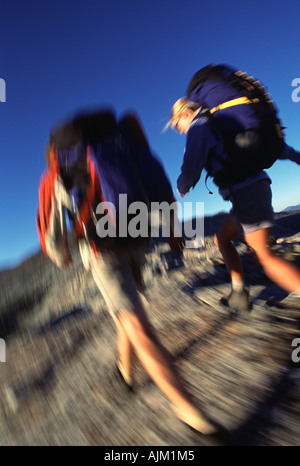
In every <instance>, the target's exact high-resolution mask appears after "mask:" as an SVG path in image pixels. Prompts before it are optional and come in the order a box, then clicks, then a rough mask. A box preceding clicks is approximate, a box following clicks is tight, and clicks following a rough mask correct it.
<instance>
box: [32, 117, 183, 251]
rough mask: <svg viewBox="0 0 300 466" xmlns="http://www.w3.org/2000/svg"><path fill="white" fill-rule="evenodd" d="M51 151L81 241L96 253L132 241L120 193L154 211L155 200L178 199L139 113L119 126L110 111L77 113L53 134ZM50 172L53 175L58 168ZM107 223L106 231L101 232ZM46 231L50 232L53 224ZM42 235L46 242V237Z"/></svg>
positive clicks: (169, 200)
mask: <svg viewBox="0 0 300 466" xmlns="http://www.w3.org/2000/svg"><path fill="white" fill-rule="evenodd" d="M50 147H51V157H50V160H51V164H54V166H55V167H56V170H55V174H56V177H57V178H58V179H59V180H60V181H61V184H62V185H63V186H64V187H65V190H66V192H67V193H68V194H69V196H70V202H69V205H68V206H66V209H67V211H68V214H69V217H70V219H71V220H72V224H73V229H74V232H75V236H76V239H77V241H78V242H80V241H81V240H82V239H83V238H85V239H87V240H88V242H89V243H90V246H91V247H92V249H93V250H94V251H95V253H96V252H97V251H98V250H100V249H101V248H107V247H108V248H111V247H113V246H115V242H116V241H118V242H120V240H128V237H127V236H128V235H127V230H126V236H124V229H123V232H120V228H119V227H120V225H119V223H118V221H119V218H120V209H121V210H122V209H123V208H124V206H123V205H120V204H119V195H120V194H123V195H124V194H126V196H127V205H129V204H131V203H133V202H137V201H140V202H143V203H145V204H146V205H147V207H149V204H150V203H151V202H154V201H158V202H161V201H167V202H169V203H172V202H173V201H174V196H173V192H172V188H171V184H170V182H169V180H168V178H167V177H166V174H165V171H164V169H163V167H162V165H161V164H160V163H159V161H158V160H157V159H156V158H155V157H154V156H153V154H152V152H151V150H150V147H149V144H148V142H147V140H146V138H145V136H144V133H143V130H142V128H141V125H140V124H139V122H138V120H137V118H136V117H135V116H133V115H127V116H124V117H123V118H122V119H120V121H119V122H118V123H117V121H116V119H115V116H114V114H113V113H112V112H110V111H107V112H103V111H100V112H94V113H89V114H86V113H85V114H79V115H76V116H75V117H72V118H69V119H68V120H67V121H65V122H63V123H61V124H59V125H58V126H56V127H55V128H54V129H53V130H52V131H51V134H50ZM48 172H51V173H52V172H53V169H52V166H50V168H49V169H48ZM41 188H42V186H41V187H40V189H41ZM52 199H53V198H51V199H50V201H49V204H51V202H52ZM53 200H54V199H53ZM99 204H101V206H102V210H101V211H100V212H99V207H98V206H99ZM127 205H126V207H127ZM40 211H43V207H41V206H40ZM40 211H39V215H38V218H40V217H41V216H42V212H40ZM102 220H103V224H102V226H103V225H105V227H106V228H105V229H104V230H103V229H102V230H101V231H99V225H100V223H101V221H102ZM129 220H130V215H126V221H129ZM40 223H41V222H40V220H39V221H38V225H40ZM107 224H108V225H107ZM123 226H124V225H123ZM38 229H39V226H38ZM44 231H49V230H47V225H46V227H45V228H44ZM106 233H107V234H106ZM111 233H113V234H112V235H111ZM39 234H40V238H41V236H42V235H43V234H44V233H39ZM41 244H42V242H41ZM43 250H44V252H45V248H44V249H43ZM47 255H49V254H47Z"/></svg>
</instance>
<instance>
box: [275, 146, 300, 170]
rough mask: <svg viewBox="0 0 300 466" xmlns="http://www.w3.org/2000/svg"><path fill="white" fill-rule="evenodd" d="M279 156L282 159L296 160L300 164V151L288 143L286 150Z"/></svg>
mask: <svg viewBox="0 0 300 466" xmlns="http://www.w3.org/2000/svg"><path fill="white" fill-rule="evenodd" d="M278 158H279V159H280V160H291V161H292V162H295V163H297V164H298V165H300V152H298V151H297V150H295V149H294V148H293V147H291V146H289V145H288V144H285V147H284V150H283V152H282V154H281V155H280V156H279V157H278Z"/></svg>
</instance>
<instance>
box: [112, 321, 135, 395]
mask: <svg viewBox="0 0 300 466" xmlns="http://www.w3.org/2000/svg"><path fill="white" fill-rule="evenodd" d="M116 320H117V319H116ZM117 339H118V352H119V362H118V367H119V370H120V372H121V374H122V376H123V378H124V380H125V382H126V383H127V384H128V385H129V386H132V376H131V374H132V366H131V359H132V346H131V343H130V340H129V338H128V336H127V334H126V332H125V330H124V329H123V327H122V325H120V323H119V322H118V321H117Z"/></svg>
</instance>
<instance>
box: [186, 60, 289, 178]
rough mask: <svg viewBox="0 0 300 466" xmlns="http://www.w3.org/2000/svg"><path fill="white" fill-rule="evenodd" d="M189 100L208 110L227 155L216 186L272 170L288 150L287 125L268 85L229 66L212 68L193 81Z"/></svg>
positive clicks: (198, 74)
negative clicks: (282, 123) (282, 120)
mask: <svg viewBox="0 0 300 466" xmlns="http://www.w3.org/2000/svg"><path fill="white" fill-rule="evenodd" d="M187 98H188V99H189V100H190V101H192V102H196V103H197V104H198V105H200V106H201V107H203V108H204V109H207V112H206V114H207V115H208V116H209V120H210V122H211V123H212V124H211V128H213V130H214V131H215V134H216V136H217V138H219V139H220V138H221V139H222V140H223V142H224V147H225V150H226V152H227V153H228V159H227V160H225V161H224V160H223V161H222V164H223V168H222V169H221V170H220V171H219V172H218V173H217V174H216V175H214V181H215V183H216V184H217V185H218V186H221V187H225V186H226V185H227V186H228V185H229V186H230V185H232V184H233V183H235V182H239V181H243V180H244V179H245V178H247V177H249V176H251V175H255V174H256V173H258V172H259V171H261V170H263V169H267V168H270V167H271V166H272V165H273V163H274V162H275V161H276V160H277V158H278V157H279V155H280V154H281V152H282V151H283V148H284V134H283V131H282V130H283V127H282V126H281V122H280V120H279V118H278V115H277V109H276V108H275V106H274V104H273V102H272V101H271V100H270V97H269V95H268V94H267V92H266V89H265V87H264V86H263V85H262V84H261V83H260V82H259V81H258V80H256V79H255V78H253V77H251V76H248V75H247V74H246V73H244V72H241V71H238V70H236V69H234V68H232V67H229V66H227V65H208V66H206V67H204V68H202V69H200V70H199V71H197V72H196V73H195V74H194V76H193V77H192V79H191V81H190V83H189V86H188V89H187Z"/></svg>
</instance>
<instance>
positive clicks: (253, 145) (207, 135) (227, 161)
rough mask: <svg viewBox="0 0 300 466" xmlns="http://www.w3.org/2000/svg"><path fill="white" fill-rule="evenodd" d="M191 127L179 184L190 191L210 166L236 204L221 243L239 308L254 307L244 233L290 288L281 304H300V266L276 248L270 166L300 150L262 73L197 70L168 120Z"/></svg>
mask: <svg viewBox="0 0 300 466" xmlns="http://www.w3.org/2000/svg"><path fill="white" fill-rule="evenodd" d="M168 126H171V127H172V128H173V129H175V130H177V131H178V132H179V133H180V134H186V135H187V136H186V147H185V153H184V159H183V164H182V167H181V174H180V176H179V178H178V180H177V189H178V193H179V195H180V196H181V197H184V196H186V195H187V194H188V192H189V191H190V189H191V188H194V187H195V185H196V184H197V182H198V181H199V179H200V176H201V173H202V171H203V170H204V169H205V170H206V172H207V177H206V180H207V178H208V177H212V178H213V181H214V183H215V184H216V185H217V186H218V188H219V193H220V195H221V196H222V198H223V199H224V200H228V201H230V202H231V203H232V209H231V211H230V213H229V215H228V216H226V218H225V220H224V222H223V224H222V225H221V227H220V229H219V231H218V232H217V233H216V234H215V242H216V244H217V246H218V248H219V250H220V252H221V254H222V256H223V258H224V261H225V264H226V266H227V270H228V271H229V273H230V276H231V284H232V290H231V293H230V295H229V296H228V298H227V300H226V302H227V304H228V306H229V307H230V308H231V309H232V310H234V311H245V310H250V301H249V290H248V289H247V288H246V286H245V280H244V274H243V267H242V262H241V259H240V256H239V254H238V253H237V250H236V248H235V247H234V244H233V242H234V240H236V239H237V238H239V237H241V236H242V235H243V236H244V238H245V240H246V242H247V244H248V245H249V246H250V248H252V249H253V250H254V251H255V253H256V255H257V257H258V259H259V261H260V263H261V265H262V267H263V268H264V270H265V273H266V274H267V276H268V277H269V278H270V279H272V280H273V281H274V282H275V283H276V284H278V285H279V286H280V287H281V288H283V289H284V290H286V291H287V292H288V296H287V297H286V298H285V299H284V300H282V301H280V302H279V303H275V304H277V305H278V306H280V307H287V308H288V307H291V308H295V307H297V308H300V271H299V270H298V269H297V268H296V267H295V266H294V265H292V264H291V263H289V262H287V261H285V260H284V259H283V258H280V257H278V256H276V255H274V254H273V253H272V252H271V251H270V249H269V247H268V240H269V229H270V227H272V226H273V225H274V212H273V208H272V192H271V188H270V184H271V179H270V178H269V176H268V175H267V173H266V172H265V171H264V169H266V168H269V167H270V166H271V165H272V164H273V163H274V162H275V161H276V160H277V159H282V160H283V159H289V160H291V161H293V162H295V163H297V164H300V152H297V151H296V150H294V149H293V148H292V147H290V146H288V145H287V144H286V143H285V141H284V135H283V132H282V129H283V128H282V126H281V124H280V121H279V119H278V117H277V110H276V108H275V107H274V104H273V103H272V101H271V100H270V99H269V96H268V94H266V89H265V88H264V86H262V84H261V83H260V82H259V81H257V80H256V79H255V78H253V77H251V76H248V75H247V74H246V73H244V72H240V71H238V70H237V69H234V68H232V67H230V66H227V65H208V66H206V67H204V68H202V69H200V70H199V71H197V72H196V73H195V75H194V76H193V78H192V80H191V82H190V84H189V86H188V89H187V95H186V97H183V98H181V99H179V100H177V101H176V103H175V104H174V106H173V108H172V114H171V119H170V121H169V123H168V125H167V127H168Z"/></svg>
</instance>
